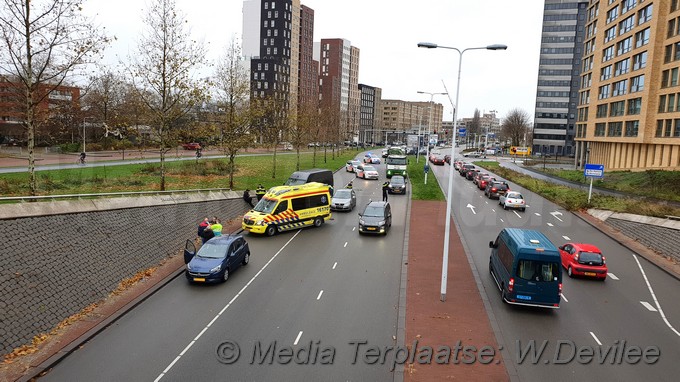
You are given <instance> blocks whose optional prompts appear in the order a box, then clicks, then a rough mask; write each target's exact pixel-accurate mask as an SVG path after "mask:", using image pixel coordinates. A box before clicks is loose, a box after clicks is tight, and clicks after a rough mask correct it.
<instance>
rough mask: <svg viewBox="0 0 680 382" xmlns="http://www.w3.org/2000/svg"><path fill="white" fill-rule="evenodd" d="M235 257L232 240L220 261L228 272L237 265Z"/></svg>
mask: <svg viewBox="0 0 680 382" xmlns="http://www.w3.org/2000/svg"><path fill="white" fill-rule="evenodd" d="M236 257H237V252H236V242H233V243H231V244H230V245H229V248H228V249H227V253H226V254H225V256H224V260H223V261H222V267H223V268H224V267H227V268H228V269H229V272H231V271H233V270H234V269H235V268H236V267H238V261H236Z"/></svg>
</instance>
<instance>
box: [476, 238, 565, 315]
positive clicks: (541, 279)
mask: <svg viewBox="0 0 680 382" xmlns="http://www.w3.org/2000/svg"><path fill="white" fill-rule="evenodd" d="M489 247H490V248H491V256H490V258H489V272H490V273H491V276H492V277H493V279H494V281H495V282H496V285H497V286H498V289H499V290H500V291H501V297H502V299H503V301H504V302H507V303H509V304H517V305H527V306H538V307H542V308H553V309H557V308H559V307H560V296H561V294H562V268H561V266H560V252H559V250H558V249H557V248H556V247H555V245H554V244H553V243H551V242H550V240H548V238H547V237H546V236H545V235H543V234H542V233H541V232H539V231H534V230H530V229H519V228H504V229H503V230H502V231H501V232H500V233H499V234H498V237H497V238H496V241H490V242H489Z"/></svg>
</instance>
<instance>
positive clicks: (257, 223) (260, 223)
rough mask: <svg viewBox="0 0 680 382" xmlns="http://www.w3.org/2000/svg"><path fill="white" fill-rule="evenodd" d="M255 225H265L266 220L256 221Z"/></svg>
mask: <svg viewBox="0 0 680 382" xmlns="http://www.w3.org/2000/svg"><path fill="white" fill-rule="evenodd" d="M255 225H264V220H260V221H256V222H255Z"/></svg>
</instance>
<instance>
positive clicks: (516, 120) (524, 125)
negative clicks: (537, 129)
mask: <svg viewBox="0 0 680 382" xmlns="http://www.w3.org/2000/svg"><path fill="white" fill-rule="evenodd" d="M530 124H531V117H530V116H529V113H527V112H526V111H524V110H521V109H512V110H510V112H509V113H508V116H507V117H505V119H503V123H502V124H501V134H502V135H503V137H505V139H509V140H510V141H511V142H512V146H519V145H520V143H521V142H522V141H523V140H524V137H525V134H526V133H527V131H528V129H529V125H530Z"/></svg>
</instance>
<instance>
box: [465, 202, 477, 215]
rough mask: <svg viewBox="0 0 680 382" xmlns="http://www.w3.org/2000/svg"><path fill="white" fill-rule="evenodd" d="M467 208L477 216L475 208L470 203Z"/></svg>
mask: <svg viewBox="0 0 680 382" xmlns="http://www.w3.org/2000/svg"><path fill="white" fill-rule="evenodd" d="M467 208H469V209H470V210H472V213H473V214H475V215H477V213H476V212H475V206H473V205H472V204H469V203H468V205H467Z"/></svg>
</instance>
